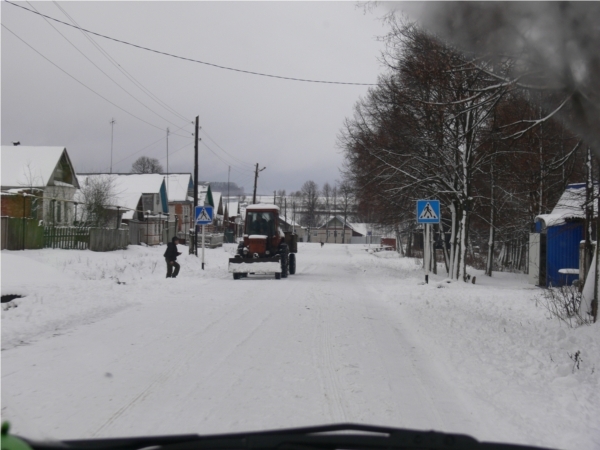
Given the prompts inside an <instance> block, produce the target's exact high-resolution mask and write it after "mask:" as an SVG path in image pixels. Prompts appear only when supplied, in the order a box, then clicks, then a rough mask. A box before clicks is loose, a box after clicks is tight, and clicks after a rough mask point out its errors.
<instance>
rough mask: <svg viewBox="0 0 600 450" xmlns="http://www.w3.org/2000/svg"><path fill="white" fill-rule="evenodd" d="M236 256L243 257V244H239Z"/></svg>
mask: <svg viewBox="0 0 600 450" xmlns="http://www.w3.org/2000/svg"><path fill="white" fill-rule="evenodd" d="M236 255H240V256H244V243H243V242H240V243H239V244H238V248H237V251H236Z"/></svg>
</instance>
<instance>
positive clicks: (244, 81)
mask: <svg viewBox="0 0 600 450" xmlns="http://www.w3.org/2000/svg"><path fill="white" fill-rule="evenodd" d="M19 5H22V6H24V7H27V8H30V9H33V8H35V9H37V10H38V11H39V12H41V13H43V14H46V15H48V16H51V17H54V18H57V19H60V20H63V21H66V22H69V21H70V19H69V18H67V17H66V16H65V14H64V12H66V13H68V14H69V15H70V16H71V18H72V19H73V20H75V21H76V22H77V23H78V24H79V26H81V27H83V28H86V29H89V30H91V31H95V32H98V33H101V34H104V35H108V36H110V37H114V38H117V39H120V40H124V41H129V42H131V43H134V44H138V45H141V46H144V47H149V48H152V49H156V50H160V51H162V52H167V53H172V54H175V55H179V56H184V57H187V58H192V59H197V60H201V61H206V62H210V63H213V64H218V65H222V66H228V67H233V68H237V69H243V70H248V71H255V72H262V73H267V74H274V75H281V76H287V77H297V78H308V79H316V80H327V81H343V82H356V83H376V81H377V76H378V74H379V73H381V72H382V70H383V68H382V67H381V65H380V63H379V61H378V57H379V55H380V51H381V50H382V49H383V44H382V43H380V42H378V41H377V40H376V36H381V35H383V34H385V32H386V28H385V27H384V26H383V25H382V23H381V21H380V20H379V17H380V16H382V15H383V14H384V13H385V12H386V10H385V9H383V8H380V9H375V10H374V11H372V12H367V13H365V12H364V10H363V9H362V8H360V7H357V4H356V3H355V2H58V4H55V3H53V2H30V3H27V2H20V3H19ZM59 6H60V7H61V8H62V9H63V10H64V12H63V11H62V10H61V9H60V8H59ZM1 13H2V24H3V25H4V26H5V27H7V28H8V29H10V30H11V31H12V32H14V33H15V34H16V35H18V36H19V37H20V38H21V39H22V40H24V41H25V42H27V43H28V44H29V45H30V46H32V47H33V48H35V50H37V51H38V52H39V53H41V54H42V55H44V56H45V57H46V58H48V59H49V60H51V61H52V62H53V63H54V64H56V65H57V66H59V67H60V68H61V69H62V70H64V71H65V72H67V73H68V74H69V75H70V76H72V77H73V78H75V79H76V80H78V81H79V82H81V83H83V84H84V85H86V86H87V87H89V88H90V89H93V90H94V91H95V92H97V93H98V94H100V95H102V96H103V97H105V98H106V99H108V100H110V101H111V102H113V103H114V104H115V105H117V106H119V107H120V108H122V109H124V110H126V111H127V112H128V113H131V114H133V115H135V116H137V117H139V118H140V119H143V120H144V121H146V122H149V123H150V124H152V125H154V126H151V125H149V124H147V123H144V122H142V121H140V120H138V119H136V118H134V117H132V116H131V115H130V114H128V113H127V112H124V111H123V110H121V109H119V108H117V106H114V105H112V104H110V103H108V102H107V101H106V100H104V99H102V98H100V97H99V96H98V95H96V94H94V93H93V92H91V91H90V90H88V89H87V88H86V87H84V86H82V84H80V83H79V82H77V81H75V80H74V79H73V78H71V77H70V76H68V75H66V74H65V73H64V72H62V71H61V70H59V69H58V68H57V67H55V66H53V65H52V64H51V63H49V62H48V61H47V60H45V59H44V58H43V57H42V56H40V55H39V54H37V53H36V52H35V51H33V50H32V49H31V48H29V47H28V46H27V45H25V44H24V43H23V42H21V41H20V40H19V39H17V38H16V37H15V36H14V35H13V34H11V33H10V32H9V31H7V29H6V28H4V27H3V28H2V144H3V145H10V144H11V142H12V141H17V140H18V141H20V142H21V144H22V145H61V146H66V147H67V149H68V151H69V154H70V155H71V157H72V160H73V163H74V164H75V167H76V170H77V171H78V172H91V171H108V170H109V167H110V147H111V126H110V124H109V122H110V120H111V119H113V118H114V119H115V121H116V124H115V125H114V145H113V172H129V170H130V168H131V163H132V162H133V161H134V160H135V159H136V158H137V157H138V156H141V155H146V156H150V157H154V158H158V159H160V161H161V163H162V164H163V166H165V167H166V153H167V151H166V139H165V136H166V128H167V127H169V128H170V130H171V133H172V134H171V136H170V138H169V154H170V156H169V171H171V172H193V160H194V159H193V158H194V152H193V138H192V132H193V125H192V122H193V120H194V118H195V116H196V115H198V116H200V125H201V126H202V131H201V132H200V137H201V138H202V143H203V144H206V145H208V146H209V147H210V148H211V149H212V150H213V151H214V152H215V153H216V154H218V155H219V157H220V159H219V158H217V157H216V156H214V155H213V153H211V151H210V150H209V149H208V148H207V147H206V146H205V145H203V144H201V145H200V147H199V148H200V160H201V163H200V172H199V173H200V175H199V178H200V179H202V180H207V179H208V180H211V181H217V180H219V181H226V180H227V166H228V164H229V163H230V164H231V166H232V169H231V181H234V182H236V183H238V184H239V185H241V186H244V188H245V189H246V192H251V189H252V184H253V165H254V164H255V163H257V162H258V163H260V165H261V167H263V166H266V167H267V169H266V170H265V171H263V172H262V173H261V175H260V179H259V192H261V193H269V192H272V191H273V190H274V189H286V190H287V191H288V192H289V191H292V190H298V189H299V188H300V187H301V185H302V183H303V182H304V181H306V180H309V179H312V180H314V181H315V182H317V183H318V184H319V185H320V186H321V185H322V184H323V183H324V182H326V181H328V182H330V183H333V182H334V181H335V180H336V179H339V170H338V169H339V167H340V165H341V162H342V156H341V154H340V152H339V150H338V149H337V148H336V136H337V134H338V133H339V131H340V129H341V126H342V123H343V121H344V118H345V117H348V116H350V115H351V114H352V108H353V105H354V104H355V102H356V101H357V100H358V99H359V97H360V96H362V95H364V94H365V93H366V92H367V89H368V88H367V86H347V85H331V84H317V83H305V82H297V81H288V80H281V79H275V78H267V77H261V76H256V75H249V74H244V73H239V72H233V71H227V70H222V69H218V68H214V67H209V66H206V65H202V64H198V63H194V62H189V61H183V60H179V59H175V58H171V57H167V56H163V55H159V54H156V53H151V52H148V51H145V50H140V49H137V48H133V47H130V46H127V45H124V44H120V43H116V42H113V41H109V40H106V39H104V38H101V37H97V36H90V37H91V38H92V39H93V40H94V41H95V42H96V43H97V44H99V46H101V48H102V49H103V50H104V51H106V52H107V53H108V55H110V57H112V58H114V60H115V61H116V62H117V63H118V64H119V65H120V66H121V67H122V68H123V69H125V70H126V71H127V72H128V73H129V74H130V75H131V76H132V77H133V78H135V80H137V82H139V83H141V84H142V85H143V86H144V87H145V88H146V89H147V90H148V91H150V92H151V94H153V95H154V96H156V97H157V98H158V99H160V100H161V101H162V102H164V103H165V104H166V105H168V107H170V108H171V109H172V110H174V111H175V112H176V113H177V115H176V114H174V113H173V112H172V111H169V110H168V109H167V108H165V107H164V106H163V105H161V104H158V103H157V102H156V101H155V100H153V99H152V98H150V97H149V96H148V95H147V94H145V93H143V92H142V91H141V90H140V89H139V88H138V87H137V86H135V85H134V83H133V82H131V81H130V80H128V79H127V78H126V77H125V75H123V73H121V72H119V70H118V69H117V68H116V67H115V66H114V65H113V64H111V63H110V62H109V60H108V59H107V58H106V57H105V56H103V55H102V54H101V52H100V51H99V50H98V49H97V48H96V47H94V45H93V44H92V43H91V42H90V41H89V40H88V39H87V38H86V37H85V36H84V34H83V33H82V32H81V31H79V30H76V29H73V28H70V27H67V26H65V25H62V24H58V23H55V22H51V21H50V23H48V22H47V21H46V20H45V19H44V18H42V17H40V16H37V15H35V14H32V13H30V12H27V11H23V10H22V9H20V8H18V7H16V6H13V5H10V4H7V3H5V2H2V5H1ZM51 24H52V25H51ZM53 27H54V28H56V30H55V29H54V28H53ZM57 30H58V31H60V33H62V34H63V35H64V36H65V37H66V38H68V41H67V40H66V39H65V37H63V36H61V35H60V34H59V33H58V32H57ZM69 41H70V42H69ZM71 43H72V44H73V45H74V46H76V47H77V49H79V50H80V51H81V52H82V53H83V54H85V56H87V57H88V58H89V59H91V60H92V61H93V62H94V63H95V64H96V65H97V66H98V67H100V68H101V69H102V70H103V71H104V72H106V73H107V74H108V75H109V76H110V77H111V78H112V79H114V80H115V81H116V82H117V83H118V85H119V86H121V87H119V86H118V85H117V84H115V83H114V82H113V81H111V80H110V79H109V78H108V77H107V76H105V75H104V74H103V73H102V72H101V71H100V70H99V69H98V68H96V67H95V66H94V65H93V64H92V63H91V62H90V61H88V60H87V59H86V58H85V56H83V55H82V53H80V52H78V51H77V50H76V49H75V48H74V47H73V45H71ZM129 94H131V95H129ZM144 105H145V106H144ZM178 115H180V116H183V117H184V118H186V120H183V119H182V118H181V117H178ZM186 122H187V123H186ZM180 127H183V128H181V129H180V130H178V129H179V128H180ZM177 130H178V131H177ZM209 137H210V138H212V139H213V140H214V142H213V141H211V139H209ZM157 141H158V142H157ZM154 142H156V143H155V144H153V145H149V144H152V143H154ZM215 142H216V144H215ZM217 144H218V145H217ZM219 146H220V147H221V148H222V149H224V150H225V151H226V152H227V153H229V155H231V156H229V155H228V154H225V153H224V152H223V151H222V150H221V149H220V148H219ZM144 147H147V148H145V149H144ZM223 161H226V162H223Z"/></svg>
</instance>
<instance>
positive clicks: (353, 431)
mask: <svg viewBox="0 0 600 450" xmlns="http://www.w3.org/2000/svg"><path fill="white" fill-rule="evenodd" d="M25 441H26V442H27V443H28V444H29V445H30V446H31V448H32V449H33V450H141V449H147V448H150V447H151V448H153V449H156V450H159V449H160V450H226V449H240V450H243V449H247V450H315V449H316V450H336V449H340V450H342V449H343V450H353V449H357V450H358V449H370V450H383V449H385V450H412V449H415V450H416V449H418V450H424V449H431V450H438V449H445V450H544V449H542V447H531V446H527V445H518V444H503V443H492V442H479V441H477V440H475V439H474V438H472V437H470V436H467V435H464V434H453V433H441V432H438V431H417V430H409V429H402V428H390V427H379V426H370V425H357V424H335V425H323V426H316V427H304V428H291V429H281V430H271V431H255V432H248V433H230V434H215V435H203V436H201V435H178V436H148V437H132V438H109V439H85V440H67V441H59V442H41V443H40V442H32V441H29V440H27V439H25ZM546 450H548V449H546Z"/></svg>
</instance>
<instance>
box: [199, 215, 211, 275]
mask: <svg viewBox="0 0 600 450" xmlns="http://www.w3.org/2000/svg"><path fill="white" fill-rule="evenodd" d="M212 221H213V207H212V206H196V225H202V270H204V233H205V228H206V225H210V224H211V223H212Z"/></svg>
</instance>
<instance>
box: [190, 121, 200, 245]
mask: <svg viewBox="0 0 600 450" xmlns="http://www.w3.org/2000/svg"><path fill="white" fill-rule="evenodd" d="M199 119H200V116H196V129H195V131H194V138H195V141H194V210H193V211H192V214H191V216H192V223H193V224H194V235H193V236H194V237H193V239H192V244H193V247H192V248H190V255H191V254H192V253H193V254H194V255H196V256H198V244H197V242H196V234H197V233H196V229H197V228H196V206H198V141H200V138H199V137H198V120H199Z"/></svg>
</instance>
